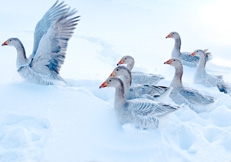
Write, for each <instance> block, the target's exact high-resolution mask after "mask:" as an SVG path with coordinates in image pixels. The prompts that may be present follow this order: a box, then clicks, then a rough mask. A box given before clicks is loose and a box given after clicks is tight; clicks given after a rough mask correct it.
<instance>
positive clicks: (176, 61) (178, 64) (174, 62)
mask: <svg viewBox="0 0 231 162" xmlns="http://www.w3.org/2000/svg"><path fill="white" fill-rule="evenodd" d="M164 64H169V65H171V66H174V67H175V68H178V67H182V63H181V61H180V60H179V59H177V58H171V59H169V60H168V61H166V62H164Z"/></svg>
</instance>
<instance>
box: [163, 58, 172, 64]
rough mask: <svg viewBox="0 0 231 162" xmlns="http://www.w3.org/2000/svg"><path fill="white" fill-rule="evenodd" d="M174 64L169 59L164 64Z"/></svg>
mask: <svg viewBox="0 0 231 162" xmlns="http://www.w3.org/2000/svg"><path fill="white" fill-rule="evenodd" d="M171 63H172V59H169V60H168V61H166V62H164V64H171Z"/></svg>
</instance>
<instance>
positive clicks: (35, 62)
mask: <svg viewBox="0 0 231 162" xmlns="http://www.w3.org/2000/svg"><path fill="white" fill-rule="evenodd" d="M76 12H77V11H76V10H70V8H67V7H66V5H65V4H64V3H63V2H61V3H59V2H58V1H56V3H55V4H54V5H53V6H52V7H51V8H50V9H49V10H48V11H47V12H46V13H45V15H44V16H43V17H42V19H41V20H40V21H39V22H38V23H37V25H36V28H35V31H34V48H33V51H32V54H31V56H30V57H29V58H27V57H26V53H25V49H24V46H23V44H22V43H21V41H20V40H19V39H18V38H9V39H8V40H6V41H5V42H4V43H3V44H2V46H14V47H15V48H16V50H17V60H16V66H17V71H18V72H19V74H20V75H21V76H22V77H23V78H24V79H25V80H27V81H30V82H34V83H38V84H55V83H57V82H58V83H65V81H64V80H63V79H62V77H61V76H60V75H59V71H60V68H61V65H62V64H63V62H64V59H65V55H66V50H67V45H68V41H69V39H70V38H71V36H72V34H73V32H74V29H75V27H76V25H77V22H78V21H79V19H78V18H79V16H75V14H76Z"/></svg>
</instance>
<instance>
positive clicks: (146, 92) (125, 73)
mask: <svg viewBox="0 0 231 162" xmlns="http://www.w3.org/2000/svg"><path fill="white" fill-rule="evenodd" d="M110 76H118V77H121V79H122V81H123V83H124V89H125V98H126V99H128V100H130V99H134V98H148V99H152V100H157V99H158V98H159V97H161V96H163V95H164V94H165V93H167V91H168V90H169V89H170V88H169V87H164V86H155V85H150V84H137V85H134V86H131V83H132V75H131V71H130V70H129V69H128V68H126V67H124V66H118V67H116V68H115V69H114V70H113V72H112V73H111V75H110Z"/></svg>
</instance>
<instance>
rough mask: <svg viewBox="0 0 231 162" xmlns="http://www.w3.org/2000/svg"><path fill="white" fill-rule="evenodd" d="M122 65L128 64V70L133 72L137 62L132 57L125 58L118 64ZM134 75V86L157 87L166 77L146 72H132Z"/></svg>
mask: <svg viewBox="0 0 231 162" xmlns="http://www.w3.org/2000/svg"><path fill="white" fill-rule="evenodd" d="M120 64H127V68H128V69H129V70H130V71H132V69H133V67H134V64H135V60H134V58H133V57H132V56H123V57H122V58H121V59H120V61H119V62H118V64H117V66H118V65H120ZM131 73H132V84H149V85H151V84H152V85H156V84H157V83H158V82H159V81H160V80H162V79H164V77H163V76H162V75H160V74H148V73H144V72H136V71H135V72H133V71H132V72H131Z"/></svg>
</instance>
